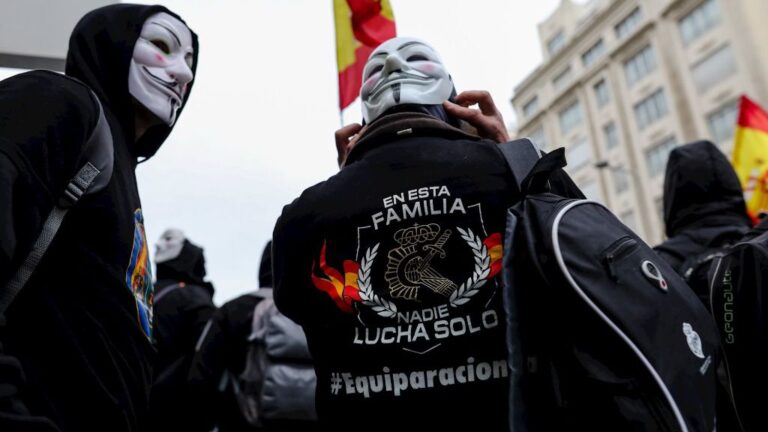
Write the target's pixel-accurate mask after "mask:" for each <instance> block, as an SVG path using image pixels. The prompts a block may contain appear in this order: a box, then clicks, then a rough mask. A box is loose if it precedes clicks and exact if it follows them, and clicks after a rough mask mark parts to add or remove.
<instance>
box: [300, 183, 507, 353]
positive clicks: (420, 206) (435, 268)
mask: <svg viewBox="0 0 768 432" xmlns="http://www.w3.org/2000/svg"><path fill="white" fill-rule="evenodd" d="M383 205H384V209H383V210H382V211H380V212H377V213H375V214H373V215H371V219H370V221H371V223H370V224H369V225H366V226H360V227H357V234H358V245H357V256H355V257H354V259H344V258H345V257H334V258H336V259H337V261H334V262H337V263H338V262H340V263H341V269H337V268H336V267H334V266H333V265H331V264H329V257H328V256H327V251H328V240H326V242H325V243H324V244H323V246H322V248H321V250H320V253H319V256H318V259H317V261H316V262H315V265H314V266H313V272H312V282H313V284H314V285H315V287H316V288H317V289H319V290H321V291H323V292H324V293H326V294H327V295H328V296H329V297H330V298H331V299H333V301H334V302H335V303H336V306H337V307H338V308H339V309H340V310H341V311H343V312H345V313H350V314H352V313H354V314H357V315H358V318H359V321H360V322H361V323H364V324H365V325H364V326H363V327H362V328H360V329H358V333H357V337H356V339H355V343H359V344H370V345H375V344H379V343H383V344H387V343H395V342H397V343H398V344H402V345H406V346H408V345H413V344H414V343H417V342H418V344H417V345H420V346H421V348H422V349H428V348H429V347H428V346H426V345H435V344H436V343H438V342H439V340H440V339H444V338H447V337H451V336H452V335H457V334H464V333H466V332H470V331H475V329H476V328H477V326H480V327H483V326H484V327H487V328H489V327H496V326H498V324H499V323H498V320H499V317H498V315H497V314H496V312H495V310H494V309H492V308H481V309H484V310H482V311H480V312H478V311H477V309H478V308H473V314H470V315H466V316H463V317H458V318H460V319H461V320H462V321H463V324H459V323H458V321H455V319H456V318H457V317H456V316H455V315H456V313H457V312H459V315H460V311H459V309H460V308H461V307H462V306H464V305H467V304H468V303H470V302H471V301H472V300H473V298H474V297H475V296H476V295H477V294H479V293H480V292H482V291H483V290H489V291H492V292H493V293H489V294H490V295H485V296H482V297H484V299H483V300H478V301H481V302H487V301H488V299H489V297H490V296H491V295H495V291H496V288H497V286H496V285H497V284H496V283H495V282H494V283H491V284H489V283H488V282H489V281H490V280H492V279H493V277H494V276H495V275H496V274H497V273H498V272H499V270H500V269H501V255H502V245H501V234H500V233H491V234H489V233H487V232H486V231H485V226H484V223H483V215H482V207H481V205H480V204H474V205H466V204H465V203H464V201H463V200H462V199H461V198H460V197H454V196H452V195H451V192H450V191H449V189H448V187H447V186H431V187H424V188H418V189H411V190H409V191H405V192H402V193H398V194H395V195H392V196H389V197H386V198H384V199H383ZM441 216H442V217H441ZM435 220H439V223H438V222H434V221H435ZM451 221H460V222H458V223H459V225H455V226H452V225H450V223H451ZM339 258H340V259H339ZM376 275H379V276H380V277H378V279H377V278H376V277H375V276H376ZM478 313H479V315H478ZM373 318H379V322H378V323H376V324H373V323H374V322H376V320H375V319H373ZM381 319H384V320H385V322H384V324H387V321H389V322H388V323H389V324H392V323H393V324H395V325H398V326H402V325H405V326H407V329H406V330H404V329H403V328H399V329H396V328H394V327H391V328H390V327H381V324H382V322H381V321H380V320H381ZM369 323H371V324H373V325H368V324H369ZM428 323H431V324H430V325H427V324H428ZM374 327H375V329H374ZM395 333H397V334H395ZM424 342H426V343H424ZM412 348H413V347H412Z"/></svg>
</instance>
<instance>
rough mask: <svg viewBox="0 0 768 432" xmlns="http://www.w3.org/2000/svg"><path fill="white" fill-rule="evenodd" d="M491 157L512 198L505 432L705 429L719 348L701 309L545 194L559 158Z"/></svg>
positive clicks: (600, 223) (616, 226) (618, 232)
mask: <svg viewBox="0 0 768 432" xmlns="http://www.w3.org/2000/svg"><path fill="white" fill-rule="evenodd" d="M501 149H502V152H503V153H504V155H505V157H506V159H507V161H508V163H509V165H510V168H511V170H512V174H513V177H514V178H515V181H516V182H517V184H518V185H519V186H520V190H521V192H522V195H523V199H522V200H521V201H520V202H518V203H517V204H515V205H514V206H513V207H511V208H510V209H509V211H508V214H507V228H506V233H505V239H504V251H505V253H504V259H503V273H502V276H503V281H504V303H505V309H506V313H507V330H508V333H507V337H508V351H509V365H510V370H511V373H510V429H511V430H512V431H558V430H591V431H629V430H642V431H657V430H658V431H706V432H710V431H713V430H715V423H716V419H715V389H716V365H717V363H718V358H717V356H718V351H719V344H718V336H717V330H716V327H715V324H714V322H713V320H712V318H711V317H710V316H709V314H708V313H707V311H706V309H705V308H704V306H703V304H702V303H701V302H700V301H699V299H698V298H697V297H696V295H695V294H694V293H693V292H692V291H691V289H690V288H689V287H688V285H686V283H685V282H684V281H683V280H682V278H680V277H679V276H678V275H677V274H676V273H675V271H674V270H672V268H670V267H669V265H667V264H666V263H665V262H664V261H663V260H662V259H661V258H659V257H658V256H657V255H656V254H655V253H654V252H653V251H652V250H651V248H650V247H649V246H648V245H647V244H646V243H645V242H643V241H642V240H641V239H640V238H639V237H638V236H637V235H636V234H635V233H633V232H632V230H630V229H629V228H627V227H626V226H624V225H623V224H622V223H621V222H620V221H619V220H618V219H617V218H616V217H615V216H614V215H613V214H612V213H611V212H610V211H609V210H608V209H607V208H605V207H604V206H603V205H602V204H599V203H597V202H594V201H589V200H583V199H573V198H567V197H563V196H560V195H556V194H554V193H552V192H550V191H549V183H550V179H551V178H553V174H555V173H558V175H560V176H562V175H563V172H562V170H561V169H560V168H562V167H564V166H565V157H564V152H563V149H558V150H556V151H554V152H552V153H550V154H548V155H545V156H543V157H541V158H540V153H539V151H538V150H537V149H536V148H535V147H534V146H533V144H532V143H531V142H530V141H529V140H527V139H522V140H517V141H513V142H511V143H507V144H503V145H502V146H501Z"/></svg>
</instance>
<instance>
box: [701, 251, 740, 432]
mask: <svg viewBox="0 0 768 432" xmlns="http://www.w3.org/2000/svg"><path fill="white" fill-rule="evenodd" d="M716 259H717V263H716V264H715V271H714V272H713V273H712V283H711V284H710V285H709V314H710V315H712V318H714V320H715V322H717V317H716V316H715V301H714V300H713V298H714V295H715V283H716V282H717V281H718V279H720V264H722V263H723V256H722V255H720V256H718V257H717V258H716ZM719 327H720V325H719V324H718V333H719V330H720V329H719ZM720 351H721V352H722V353H723V365H724V366H725V375H726V376H727V377H728V399H729V400H730V401H731V406H732V407H733V414H734V415H735V416H736V421H737V422H738V423H739V427H740V428H741V430H742V431H743V430H745V429H744V423H742V422H741V416H740V415H739V408H738V407H737V406H736V399H735V397H734V395H733V381H732V379H731V368H730V366H729V365H728V356H727V355H725V347H724V346H721V347H720Z"/></svg>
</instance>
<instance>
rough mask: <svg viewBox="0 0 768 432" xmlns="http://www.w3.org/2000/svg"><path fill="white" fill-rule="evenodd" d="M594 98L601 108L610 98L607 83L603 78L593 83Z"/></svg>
mask: <svg viewBox="0 0 768 432" xmlns="http://www.w3.org/2000/svg"><path fill="white" fill-rule="evenodd" d="M595 99H597V107H598V108H602V107H603V106H605V104H607V103H608V102H609V101H610V100H611V94H610V93H609V92H608V84H606V83H605V80H600V81H599V82H598V83H597V84H595Z"/></svg>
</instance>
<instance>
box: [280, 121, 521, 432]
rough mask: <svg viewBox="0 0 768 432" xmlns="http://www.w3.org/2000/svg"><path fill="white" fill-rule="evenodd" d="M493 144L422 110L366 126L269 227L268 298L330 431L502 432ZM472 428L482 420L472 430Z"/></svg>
mask: <svg viewBox="0 0 768 432" xmlns="http://www.w3.org/2000/svg"><path fill="white" fill-rule="evenodd" d="M515 198H516V187H515V186H513V183H512V182H511V180H510V173H509V171H508V168H507V165H506V164H505V161H504V159H503V157H502V156H501V153H500V151H499V149H498V148H497V147H496V145H495V144H494V143H492V142H490V141H485V140H480V139H479V138H477V137H475V136H473V135H468V134H466V133H464V132H462V131H461V130H459V129H456V128H453V127H451V126H449V125H447V124H446V123H444V122H442V121H439V120H436V119H434V118H432V117H429V116H427V115H423V114H414V113H399V114H391V115H388V116H385V117H382V118H381V119H379V120H377V121H376V122H373V123H371V124H370V125H369V128H368V130H367V131H366V132H365V135H364V136H363V137H362V138H361V140H360V141H359V142H358V145H357V146H356V147H355V149H354V150H353V151H352V152H351V154H350V156H349V159H348V161H347V165H346V166H345V167H344V168H343V169H342V170H341V172H339V173H338V174H337V175H335V176H333V177H331V178H330V179H328V180H327V181H325V182H322V183H320V184H318V185H316V186H313V187H311V188H309V189H307V190H306V191H305V192H304V193H303V194H302V195H301V197H299V198H298V199H297V200H296V201H294V202H293V203H292V204H290V205H289V206H287V207H286V208H285V209H284V211H283V214H282V216H281V217H280V219H279V220H278V222H277V226H276V228H275V232H274V267H273V268H274V276H275V300H276V302H277V305H278V308H279V309H280V310H281V311H282V312H283V313H284V314H285V315H287V316H289V317H290V318H292V319H293V320H295V321H296V322H298V323H300V324H301V325H302V326H303V327H304V330H305V332H306V334H307V339H308V342H309V346H310V351H311V354H312V356H313V358H314V361H315V364H316V366H315V367H316V371H317V376H318V388H317V409H318V415H319V416H320V419H321V421H322V422H324V423H325V424H326V425H327V426H330V427H333V428H334V430H347V429H350V430H351V429H356V430H379V429H381V430H384V429H388V430H392V429H393V428H397V430H416V429H422V428H425V427H429V428H430V429H431V430H441V429H442V430H458V429H459V428H463V427H471V428H472V429H476V428H477V427H482V428H483V429H484V430H503V429H504V428H505V426H506V413H507V409H506V406H507V388H508V387H507V375H508V373H507V366H506V360H505V359H506V347H505V344H504V324H503V323H504V319H505V318H504V315H503V309H502V301H501V295H502V294H501V290H500V283H501V281H500V277H499V276H498V272H499V269H500V266H501V261H500V258H501V242H502V236H501V233H502V232H503V229H504V222H505V219H504V218H505V211H506V209H507V207H508V206H509V205H510V204H511V203H512V202H513V201H514V200H515ZM481 425H482V426H481Z"/></svg>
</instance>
